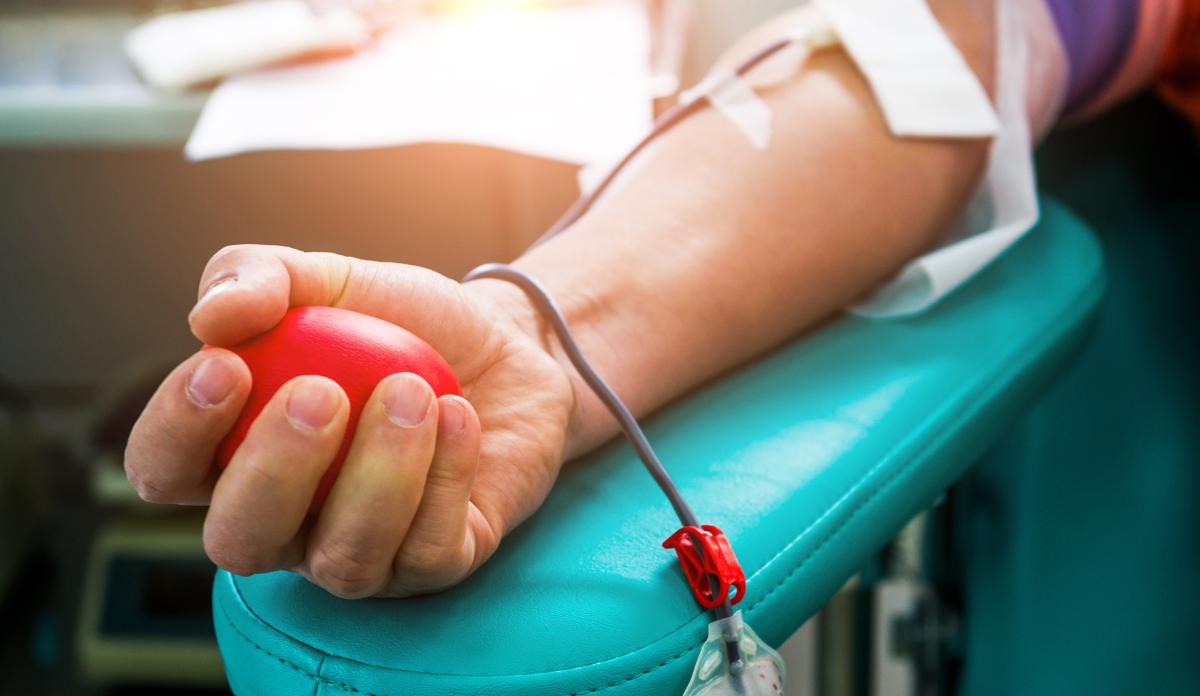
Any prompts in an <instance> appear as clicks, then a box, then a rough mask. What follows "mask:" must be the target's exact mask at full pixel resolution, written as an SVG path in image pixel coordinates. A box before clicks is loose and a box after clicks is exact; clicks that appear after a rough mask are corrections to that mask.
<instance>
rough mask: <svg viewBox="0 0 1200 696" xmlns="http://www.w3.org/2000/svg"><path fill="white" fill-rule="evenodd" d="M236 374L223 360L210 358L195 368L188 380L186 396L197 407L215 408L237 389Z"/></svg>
mask: <svg viewBox="0 0 1200 696" xmlns="http://www.w3.org/2000/svg"><path fill="white" fill-rule="evenodd" d="M237 384H238V372H237V370H236V369H235V368H234V367H233V365H230V364H229V361H228V360H226V359H225V358H219V357H212V358H209V359H208V360H205V361H204V362H202V363H200V364H199V365H197V366H196V369H194V370H192V376H191V377H190V378H188V383H187V395H188V398H190V399H191V400H192V401H193V402H195V403H196V404H197V405H198V406H204V407H206V408H207V407H209V406H216V405H217V404H219V403H221V402H222V401H224V400H225V399H227V398H229V395H230V394H232V393H233V390H234V389H235V388H237Z"/></svg>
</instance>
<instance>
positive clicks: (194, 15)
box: [125, 0, 579, 89]
mask: <svg viewBox="0 0 1200 696" xmlns="http://www.w3.org/2000/svg"><path fill="white" fill-rule="evenodd" d="M578 1H579V0H537V1H536V2H534V1H532V0H511V1H508V2H496V1H494V0H493V1H490V2H489V1H488V0H475V1H472V0H246V1H243V2H236V3H233V4H229V5H223V6H218V7H211V8H205V9H199V10H191V11H186V12H173V13H169V14H165V15H161V16H159V17H155V18H154V19H151V20H149V21H147V22H145V23H144V24H141V25H140V26H138V27H137V28H135V29H133V30H132V31H130V32H129V35H128V36H127V37H126V41H125V49H126V52H127V53H128V55H129V57H130V59H131V60H132V61H133V63H134V65H136V66H137V69H138V71H139V72H140V73H141V74H142V76H143V77H144V78H145V79H146V81H147V82H149V83H150V84H152V85H154V86H156V87H163V88H168V89H183V88H187V87H191V86H195V85H201V84H204V83H207V82H212V81H214V80H217V79H220V78H222V77H225V76H228V75H233V74H237V73H240V72H245V71H247V70H252V69H254V68H260V67H265V66H269V65H276V64H279V63H282V62H285V61H289V60H297V59H303V58H315V57H320V56H322V55H338V54H344V53H349V52H351V51H354V50H355V49H357V48H360V47H362V46H364V45H366V44H367V43H368V42H370V41H371V40H372V39H373V38H374V37H376V36H378V35H379V34H381V33H383V32H386V31H388V30H390V29H392V28H394V27H396V26H397V25H399V24H401V23H402V22H404V21H405V20H412V19H416V18H417V17H418V16H420V15H421V14H422V13H429V12H437V11H439V10H441V11H448V12H451V13H460V14H461V13H464V12H470V11H480V10H485V11H486V10H488V9H491V8H502V9H511V8H525V7H533V6H555V5H564V4H576V3H578Z"/></svg>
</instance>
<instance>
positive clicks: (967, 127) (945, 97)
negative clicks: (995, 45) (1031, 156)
mask: <svg viewBox="0 0 1200 696" xmlns="http://www.w3.org/2000/svg"><path fill="white" fill-rule="evenodd" d="M814 2H815V3H816V5H817V6H818V7H820V8H821V10H822V11H823V12H824V13H825V15H826V17H828V18H829V21H830V23H831V24H832V25H833V28H834V30H835V31H836V32H837V35H838V37H839V38H840V39H841V42H842V45H843V46H844V47H845V48H846V51H847V52H848V53H849V54H850V56H851V57H852V58H853V59H854V62H855V63H856V64H857V65H858V68H859V69H860V70H861V71H862V73H863V75H865V76H866V78H867V82H869V83H870V85H871V90H872V91H873V92H874V93H875V99H876V101H878V102H879V106H880V108H881V109H882V110H883V114H884V117H885V118H886V119H887V123H888V128H889V129H890V130H891V131H892V133H893V134H895V135H900V136H926V137H985V136H990V135H995V134H996V133H997V132H999V130H1000V120H999V118H997V116H996V112H995V110H994V109H993V108H992V104H991V102H990V101H989V100H988V95H987V92H986V91H985V90H984V89H983V86H982V85H981V84H979V79H978V78H977V77H976V76H975V73H973V72H972V71H971V68H970V66H968V65H967V63H966V61H965V60H964V59H963V57H962V54H961V53H959V51H958V49H957V48H956V47H955V46H954V44H953V43H952V42H951V41H950V39H949V37H947V36H946V33H945V32H944V31H943V30H942V27H941V25H940V24H938V21H937V18H935V17H934V16H933V12H931V11H930V9H929V6H928V5H927V4H926V3H925V2H924V0H814Z"/></svg>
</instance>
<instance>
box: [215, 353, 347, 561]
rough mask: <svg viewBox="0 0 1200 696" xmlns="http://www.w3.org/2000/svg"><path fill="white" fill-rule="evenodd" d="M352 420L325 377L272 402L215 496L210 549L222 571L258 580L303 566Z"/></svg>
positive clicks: (296, 383) (284, 391) (295, 384)
mask: <svg viewBox="0 0 1200 696" xmlns="http://www.w3.org/2000/svg"><path fill="white" fill-rule="evenodd" d="M349 413H350V406H349V401H348V400H347V399H346V395H345V393H344V392H343V391H342V388H341V387H339V386H338V385H337V383H335V382H334V381H333V380H330V379H327V378H325V377H315V376H308V377H297V378H295V379H293V380H291V381H290V382H288V383H287V384H285V385H283V387H281V388H280V389H279V391H278V392H276V393H275V396H273V397H271V400H270V401H269V402H268V403H267V405H266V407H264V408H263V410H262V412H261V413H260V414H259V415H258V417H257V418H256V419H255V420H254V424H253V425H251V426H250V432H249V433H247V435H246V439H245V440H244V441H243V442H242V444H241V446H239V447H238V450H237V452H236V453H235V454H234V455H233V459H231V460H230V462H229V465H228V466H227V467H226V468H225V471H224V473H223V474H222V475H221V477H220V479H218V481H217V484H216V486H215V488H214V489H213V493H212V504H211V508H210V509H209V512H208V517H207V518H205V521H204V548H205V550H206V551H207V552H208V555H209V557H210V558H211V559H212V560H213V562H214V563H216V564H217V565H219V566H221V567H222V568H224V569H226V570H228V571H230V572H231V573H236V574H238V575H250V574H253V573H264V572H269V571H272V570H278V569H280V568H288V567H292V566H293V565H295V564H296V563H298V562H299V561H300V560H301V559H302V558H303V556H304V540H303V539H304V535H303V534H302V527H303V525H304V522H305V515H306V514H307V512H308V508H309V505H310V504H311V503H312V498H313V494H314V493H315V492H316V490H317V484H318V483H319V482H320V480H321V476H322V475H324V473H325V470H326V469H327V468H328V466H329V464H330V462H332V461H333V459H334V457H335V456H336V455H337V451H338V448H339V447H340V446H341V443H342V436H343V435H344V433H345V430H346V422H347V420H348V418H349Z"/></svg>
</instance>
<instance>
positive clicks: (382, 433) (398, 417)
mask: <svg viewBox="0 0 1200 696" xmlns="http://www.w3.org/2000/svg"><path fill="white" fill-rule="evenodd" d="M434 404H435V400H434V394H433V390H432V389H431V388H430V387H429V385H428V384H426V383H425V380H423V379H421V378H420V377H418V376H417V375H414V374H411V373H401V374H397V375H392V376H390V377H388V378H387V379H385V380H383V381H382V382H380V383H379V386H377V387H376V388H375V391H374V393H373V394H372V395H371V398H370V400H368V402H367V404H366V406H364V407H363V411H362V415H361V416H360V417H359V420H358V430H357V432H356V433H355V436H354V443H353V445H351V447H350V452H349V454H348V455H347V456H346V461H345V463H344V464H343V465H342V470H341V472H340V473H339V474H338V478H337V481H336V482H335V483H334V485H333V488H332V489H331V490H330V492H329V498H328V499H327V500H326V501H325V506H324V508H322V510H321V515H320V518H319V519H318V520H317V523H316V525H315V526H314V527H313V530H312V533H311V535H310V537H309V540H308V558H307V561H306V563H305V564H304V565H303V566H302V567H301V568H299V569H298V570H300V572H302V573H303V574H304V575H305V576H306V577H308V578H309V579H310V580H312V581H313V582H315V583H316V584H318V585H320V586H321V587H324V588H325V589H326V590H329V591H330V592H332V593H333V594H335V595H338V596H340V597H347V598H357V597H366V596H369V595H373V594H376V593H378V592H379V591H380V590H381V589H382V588H383V587H384V586H385V585H386V584H387V583H388V582H389V580H390V579H391V565H392V560H393V558H394V557H395V555H396V550H397V549H398V548H400V543H401V540H403V539H404V535H405V533H406V532H407V530H408V528H409V523H410V522H411V521H412V519H413V515H414V514H415V513H416V511H417V507H418V505H419V504H420V503H421V495H422V491H423V490H424V488H425V480H426V473H427V472H428V471H429V466H430V464H429V463H430V460H431V459H433V458H434V446H435V444H436V440H437V424H438V411H437V409H436V408H435V406H434Z"/></svg>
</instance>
